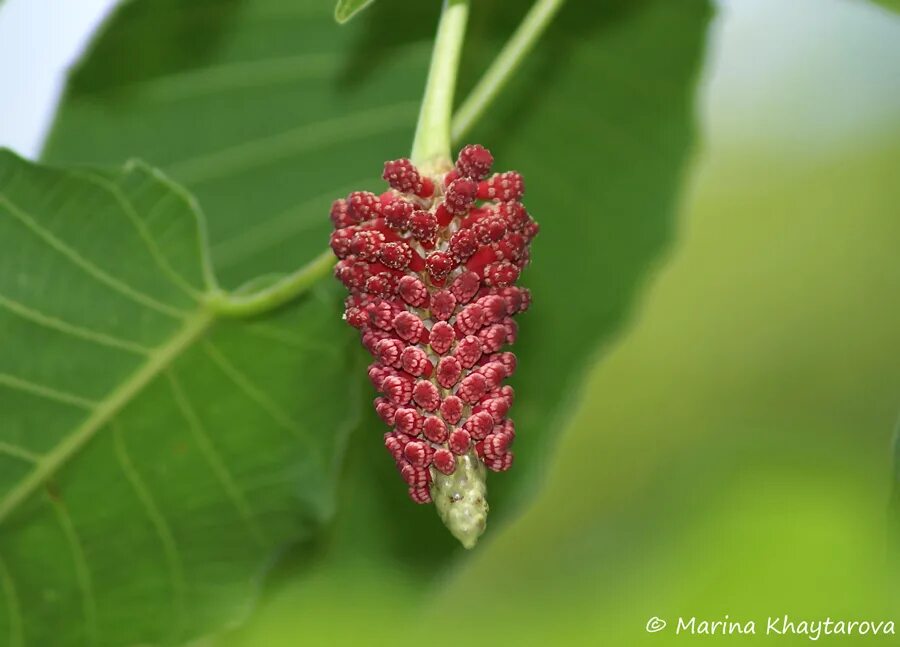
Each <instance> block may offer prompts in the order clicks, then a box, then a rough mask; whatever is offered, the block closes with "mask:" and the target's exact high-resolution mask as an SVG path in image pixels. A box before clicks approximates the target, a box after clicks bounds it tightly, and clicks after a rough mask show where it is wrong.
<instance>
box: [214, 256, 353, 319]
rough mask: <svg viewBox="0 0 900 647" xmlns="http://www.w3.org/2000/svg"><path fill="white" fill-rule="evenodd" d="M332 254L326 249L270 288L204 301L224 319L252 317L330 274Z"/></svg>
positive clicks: (283, 301) (218, 296)
mask: <svg viewBox="0 0 900 647" xmlns="http://www.w3.org/2000/svg"><path fill="white" fill-rule="evenodd" d="M335 260H336V259H335V258H334V254H333V253H332V251H331V249H327V250H325V251H324V252H322V253H321V254H319V255H318V256H317V257H316V258H314V259H313V260H311V261H310V262H309V263H307V264H306V265H304V266H303V267H301V268H300V269H298V270H297V271H295V272H292V273H291V274H288V275H287V276H285V277H283V278H281V279H279V280H277V281H275V282H274V283H273V284H272V285H270V286H268V287H265V288H262V289H260V290H257V291H255V292H251V293H249V294H241V293H239V292H238V293H236V292H225V291H224V290H223V291H219V292H215V293H213V294H212V295H211V296H210V297H209V298H207V300H206V305H207V306H208V307H209V309H210V310H211V311H212V312H214V313H216V314H218V315H222V316H225V317H253V316H256V315H261V314H265V313H267V312H269V311H271V310H274V309H275V308H278V307H279V306H282V305H284V304H286V303H288V302H289V301H292V300H293V299H295V298H297V297H298V296H300V295H301V294H303V293H304V292H306V291H307V290H308V289H309V288H311V287H312V286H313V284H315V283H316V281H318V280H319V279H321V278H322V277H324V276H325V275H326V274H328V273H329V272H330V271H331V268H332V267H334V263H335Z"/></svg>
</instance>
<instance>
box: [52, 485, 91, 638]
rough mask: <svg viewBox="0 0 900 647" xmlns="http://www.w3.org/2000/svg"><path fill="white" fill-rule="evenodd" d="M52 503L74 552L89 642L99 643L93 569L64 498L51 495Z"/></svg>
mask: <svg viewBox="0 0 900 647" xmlns="http://www.w3.org/2000/svg"><path fill="white" fill-rule="evenodd" d="M48 498H49V499H50V503H51V505H52V506H53V509H54V511H55V512H56V517H57V519H58V520H59V524H60V526H61V527H62V531H63V534H64V535H65V537H66V542H68V544H69V549H70V551H71V554H72V563H73V565H74V567H75V579H76V581H77V583H78V589H79V590H80V591H81V600H82V613H83V614H84V627H85V633H86V634H87V639H88V641H89V644H91V645H96V644H97V599H96V597H95V596H94V585H93V582H92V580H91V571H90V568H88V563H87V556H86V555H85V553H84V546H82V544H81V540H80V539H79V537H78V532H77V531H76V530H75V524H74V523H73V522H72V516H71V515H70V514H69V511H68V509H67V508H66V506H65V504H63V502H62V500H60V499H59V498H56V497H53V496H49V495H48Z"/></svg>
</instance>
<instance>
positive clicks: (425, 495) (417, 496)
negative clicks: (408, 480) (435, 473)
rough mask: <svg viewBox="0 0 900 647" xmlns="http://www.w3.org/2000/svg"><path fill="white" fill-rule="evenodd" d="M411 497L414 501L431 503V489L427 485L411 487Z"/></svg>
mask: <svg viewBox="0 0 900 647" xmlns="http://www.w3.org/2000/svg"><path fill="white" fill-rule="evenodd" d="M409 498H410V499H412V501H413V503H419V504H424V503H431V502H432V500H431V490H429V489H428V488H427V487H411V488H409Z"/></svg>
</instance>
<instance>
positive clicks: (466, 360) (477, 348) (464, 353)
mask: <svg viewBox="0 0 900 647" xmlns="http://www.w3.org/2000/svg"><path fill="white" fill-rule="evenodd" d="M481 353H482V348H481V340H480V339H479V338H478V337H476V336H475V335H467V336H465V337H463V338H462V339H460V340H459V343H458V344H457V345H456V350H454V351H453V355H454V357H456V359H458V360H459V363H460V364H462V367H463V368H472V367H473V366H475V363H476V362H478V360H479V359H480V358H481Z"/></svg>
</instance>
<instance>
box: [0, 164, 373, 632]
mask: <svg viewBox="0 0 900 647" xmlns="http://www.w3.org/2000/svg"><path fill="white" fill-rule="evenodd" d="M203 229H204V222H203V217H202V215H201V214H200V213H199V211H198V210H197V208H196V206H195V205H194V204H193V202H192V199H191V198H190V196H188V194H187V193H185V192H184V191H183V190H182V189H180V188H178V187H177V186H175V185H173V184H171V183H170V182H169V181H168V180H167V179H166V178H165V177H163V176H162V175H161V174H160V173H158V172H156V171H154V170H152V169H150V168H148V167H146V166H144V165H142V164H140V163H130V164H128V165H127V166H126V167H125V168H124V169H122V170H120V171H117V172H114V173H104V174H100V173H96V172H91V171H73V172H66V171H59V170H51V169H48V168H45V167H39V166H35V165H32V164H30V163H28V162H25V161H23V160H21V159H19V158H17V157H15V156H14V155H13V154H12V153H9V152H4V151H0V240H2V241H3V255H2V261H0V331H2V334H3V339H4V343H3V351H2V353H0V410H2V411H3V425H2V427H0V583H2V584H3V586H2V587H0V590H2V592H3V594H2V597H3V599H4V603H2V604H0V609H2V611H0V636H4V637H6V636H11V641H10V643H9V644H11V645H50V644H53V645H60V646H64V645H84V644H92V645H123V644H134V643H147V642H155V643H163V644H174V643H178V642H182V641H184V640H186V639H188V638H191V637H195V636H198V635H201V634H204V633H208V632H210V631H214V630H218V629H220V628H221V627H222V626H223V625H226V624H229V623H233V622H235V621H236V620H238V619H239V618H240V617H241V616H242V615H243V614H244V613H245V612H246V610H247V608H248V602H249V601H250V600H251V599H252V596H253V592H254V590H255V588H256V586H257V582H258V579H259V576H260V574H261V572H262V571H263V569H264V568H265V566H266V565H267V563H268V562H269V561H270V560H271V556H272V553H273V551H274V550H275V549H277V548H279V547H281V546H283V545H285V544H286V543H287V542H289V541H290V542H293V541H296V540H298V539H299V538H304V537H308V536H309V535H310V533H311V532H313V530H314V529H315V528H316V527H317V526H318V525H320V524H321V523H322V521H323V520H324V519H325V518H327V517H328V516H329V515H330V513H331V510H332V508H333V500H332V498H333V496H332V495H333V490H334V482H335V477H336V474H335V467H336V461H335V457H336V455H338V453H339V452H340V451H341V450H342V449H343V445H344V441H345V437H346V429H347V427H348V425H350V424H352V422H353V420H354V418H355V416H356V407H355V406H354V405H353V403H350V402H347V398H348V396H347V392H348V386H347V380H346V372H347V370H348V368H347V361H346V353H345V352H344V351H343V348H344V344H343V339H344V338H345V337H343V336H342V335H340V334H337V333H340V332H342V331H340V330H339V329H337V328H336V327H335V326H334V325H333V324H334V322H333V321H332V319H333V316H332V308H331V307H329V306H330V304H331V303H332V301H333V298H332V297H331V296H330V295H328V294H326V293H320V294H319V295H316V296H314V297H310V298H307V299H304V300H301V301H300V302H298V303H296V304H295V305H293V306H292V307H290V308H286V309H284V310H282V311H281V312H279V313H277V314H274V315H272V316H269V317H261V318H259V319H256V320H254V321H252V322H242V321H217V320H216V318H215V316H214V315H213V314H212V313H211V312H209V311H208V310H207V309H206V308H205V307H204V305H203V299H204V297H205V296H206V295H207V294H208V293H209V292H210V290H213V289H214V287H215V279H214V278H213V276H212V273H211V270H210V268H209V267H208V264H207V250H206V241H205V239H204V231H203ZM322 301H324V303H322ZM310 379H314V380H315V384H316V388H315V389H310V388H308V386H309V382H308V381H309V380H310ZM323 428H324V429H328V430H329V431H328V433H321V429H323Z"/></svg>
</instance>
